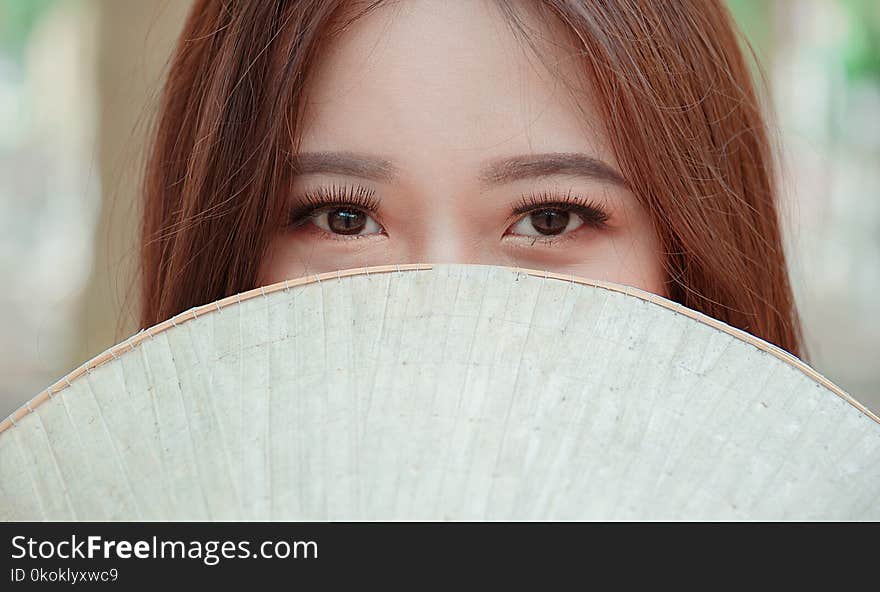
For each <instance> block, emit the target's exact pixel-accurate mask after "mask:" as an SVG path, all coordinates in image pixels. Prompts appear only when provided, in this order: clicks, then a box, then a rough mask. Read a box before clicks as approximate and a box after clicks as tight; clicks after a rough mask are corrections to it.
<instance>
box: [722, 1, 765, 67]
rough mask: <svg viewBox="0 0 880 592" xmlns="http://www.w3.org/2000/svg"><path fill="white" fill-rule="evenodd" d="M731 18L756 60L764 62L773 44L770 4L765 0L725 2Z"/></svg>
mask: <svg viewBox="0 0 880 592" xmlns="http://www.w3.org/2000/svg"><path fill="white" fill-rule="evenodd" d="M727 6H728V8H730V12H731V14H733V18H734V19H736V22H737V24H738V25H739V27H740V29H741V30H742V32H743V34H744V35H745V37H746V39H747V40H748V41H749V43H750V44H751V45H752V48H753V49H754V50H755V53H756V54H758V58H759V59H761V60H765V59H766V58H767V57H768V56H769V55H770V50H771V44H772V42H773V31H772V24H773V19H772V15H771V14H770V11H771V8H772V7H771V4H770V2H768V1H767V0H727Z"/></svg>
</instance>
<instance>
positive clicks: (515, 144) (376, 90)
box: [301, 0, 610, 168]
mask: <svg viewBox="0 0 880 592" xmlns="http://www.w3.org/2000/svg"><path fill="white" fill-rule="evenodd" d="M517 14H518V15H519V17H520V19H521V23H522V24H523V25H524V28H525V33H526V35H528V37H529V39H530V40H531V43H532V44H534V45H535V47H536V49H537V53H536V52H535V51H534V50H533V49H532V48H531V46H530V44H529V43H528V42H527V41H526V40H525V39H523V38H522V37H521V36H518V35H517V34H516V33H515V32H514V30H513V28H512V27H511V22H510V20H509V16H507V15H505V14H504V13H503V12H502V11H501V10H500V8H499V6H498V5H497V4H496V3H495V2H494V1H492V0H472V1H471V0H469V1H467V2H434V1H430V0H410V1H407V2H388V3H384V4H382V5H381V6H380V7H379V8H377V9H375V10H373V11H371V12H369V13H368V14H366V15H365V16H362V17H361V18H359V19H357V20H356V21H354V23H352V24H351V25H349V26H348V27H347V28H346V29H345V30H343V31H342V32H341V33H340V34H339V35H338V36H336V37H334V38H332V39H330V40H329V41H327V42H326V43H325V45H324V47H323V48H322V53H321V56H320V59H319V60H318V62H317V63H316V64H315V66H314V69H313V70H312V72H311V73H310V78H309V83H308V86H307V88H306V109H305V113H304V119H303V121H302V123H303V127H302V129H301V134H302V145H301V149H302V150H303V151H312V150H314V151H319V150H352V151H361V152H373V153H380V154H382V155H383V156H386V157H388V158H390V159H393V160H395V161H397V162H400V163H401V164H402V166H403V167H404V168H406V167H407V165H408V164H411V165H412V166H417V165H420V164H421V165H424V164H425V163H437V162H438V161H442V163H443V165H444V166H447V165H452V164H455V163H460V164H462V166H465V165H467V164H470V163H472V162H473V161H474V160H476V159H484V158H489V157H492V156H498V155H504V154H521V153H530V152H588V153H592V154H594V155H596V156H607V150H606V146H605V142H604V138H603V136H602V134H601V126H599V125H597V124H598V120H597V119H596V117H595V110H594V109H593V106H592V104H591V100H590V98H589V92H588V91H589V89H588V88H587V86H586V84H585V82H584V79H583V76H582V73H581V72H580V70H579V68H580V63H579V61H578V59H576V57H575V56H576V53H575V51H576V50H575V49H573V46H572V44H571V43H570V41H566V42H565V43H563V39H568V38H567V36H566V35H564V34H563V33H564V31H563V30H562V28H561V26H560V25H558V24H554V23H552V22H545V21H544V20H542V19H539V18H537V17H535V16H534V15H533V14H531V13H530V12H527V11H525V10H519V11H518V12H517ZM573 91H574V92H573ZM609 160H610V159H609Z"/></svg>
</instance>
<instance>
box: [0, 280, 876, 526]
mask: <svg viewBox="0 0 880 592" xmlns="http://www.w3.org/2000/svg"><path fill="white" fill-rule="evenodd" d="M0 518H2V519H3V520H44V519H47V520H319V521H320V520H374V519H380V520H410V519H418V520H449V519H452V520H484V519H488V520H547V519H549V520H553V519H562V520H569V519H576V520H583V519H601V520H607V519H651V520H653V519H661V520H666V519H689V520H690V519H695V520H701V519H712V520H723V519H774V520H775V519H831V520H833V519H845V520H866V519H880V425H878V424H877V422H876V421H874V420H873V419H871V418H870V417H868V416H866V415H865V414H864V413H862V412H861V411H860V410H859V409H857V408H856V407H854V406H853V405H852V404H850V403H849V402H848V401H846V400H845V399H843V398H841V396H839V395H838V394H835V393H834V392H832V391H831V390H829V389H828V388H826V387H825V386H822V385H821V384H819V383H818V382H817V381H816V380H814V379H813V378H811V377H810V376H808V375H807V374H805V373H804V371H802V370H801V369H799V368H797V367H795V366H792V365H791V364H789V363H786V362H785V361H783V360H781V359H780V358H778V357H776V356H774V355H771V354H770V353H768V352H767V351H763V350H762V349H759V348H758V347H756V346H755V345H753V344H751V343H747V342H746V341H743V340H741V339H738V338H736V337H734V336H732V335H731V334H729V333H726V332H724V331H721V330H719V329H717V328H713V327H711V326H709V325H707V324H705V323H702V322H700V321H699V320H695V319H693V318H690V317H688V316H685V315H684V314H680V313H679V312H675V311H674V310H670V309H668V308H665V307H663V306H660V305H658V304H655V303H652V302H646V301H644V300H642V299H639V298H636V297H634V296H629V295H626V294H623V293H620V292H617V291H613V290H609V289H605V288H601V287H592V286H587V285H582V284H578V283H573V282H566V281H561V280H559V279H553V278H542V277H536V276H534V275H527V274H524V273H517V272H515V271H512V270H510V269H509V268H501V267H493V266H477V265H474V266H467V265H434V266H433V269H430V270H415V271H402V272H392V273H378V274H370V275H352V276H349V277H343V278H341V279H332V280H325V281H322V282H320V283H310V284H306V285H301V286H296V287H292V288H290V289H289V290H280V291H274V292H272V293H268V294H266V295H265V296H259V297H256V298H250V299H247V300H244V301H242V302H241V303H240V304H233V305H230V306H227V307H225V308H223V309H222V310H219V311H215V312H211V313H209V314H199V316H198V317H197V318H195V319H193V320H188V321H186V322H183V323H181V324H178V325H177V326H175V327H173V328H170V329H168V330H165V331H162V332H160V333H158V334H156V335H155V337H154V338H152V339H146V340H144V341H142V342H140V343H139V344H138V345H137V346H136V347H133V349H131V350H130V351H128V352H126V353H123V354H121V355H119V356H118V357H116V359H112V360H110V361H108V362H107V363H104V364H101V365H100V366H98V367H96V368H94V369H92V370H91V371H90V372H89V373H86V374H83V375H82V376H80V377H79V378H76V379H74V380H73V381H72V385H71V386H70V387H68V388H65V389H64V390H61V391H60V392H58V393H57V394H55V395H54V396H53V397H51V398H49V399H47V400H46V401H45V402H43V403H42V404H40V405H39V406H36V407H35V408H34V409H33V412H31V413H27V414H26V415H24V416H23V417H22V418H21V419H20V420H19V421H18V422H17V423H16V425H15V426H14V427H11V428H9V429H6V430H5V431H3V432H2V433H0Z"/></svg>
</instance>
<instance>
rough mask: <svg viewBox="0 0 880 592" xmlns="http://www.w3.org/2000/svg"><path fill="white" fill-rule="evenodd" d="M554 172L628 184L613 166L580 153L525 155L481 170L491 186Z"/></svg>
mask: <svg viewBox="0 0 880 592" xmlns="http://www.w3.org/2000/svg"><path fill="white" fill-rule="evenodd" d="M550 175H574V176H578V177H587V178H589V179H596V180H599V181H605V182H607V183H612V184H614V185H620V186H622V187H626V185H627V184H626V181H625V180H624V178H623V176H622V175H621V174H620V173H618V172H617V171H616V170H614V168H613V167H612V166H611V165H609V164H606V163H604V162H602V161H601V160H599V159H598V158H594V157H592V156H588V155H586V154H581V153H579V152H550V153H547V154H524V155H521V156H513V157H509V158H501V159H498V160H494V161H492V162H490V163H489V164H488V165H486V166H485V167H484V168H483V170H482V171H481V172H480V181H482V182H483V183H484V184H487V185H501V184H504V183H511V182H513V181H519V180H521V179H529V178H533V177H548V176H550Z"/></svg>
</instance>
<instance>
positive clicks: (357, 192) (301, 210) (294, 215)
mask: <svg viewBox="0 0 880 592" xmlns="http://www.w3.org/2000/svg"><path fill="white" fill-rule="evenodd" d="M375 194H376V190H375V189H372V188H368V187H365V186H363V185H359V184H354V185H337V184H336V183H333V184H331V185H329V186H327V185H319V186H317V187H314V188H310V189H306V190H305V191H303V192H302V193H301V194H300V195H299V196H297V197H294V198H293V199H292V200H291V202H292V203H291V204H290V206H289V207H288V213H287V220H288V226H297V225H299V224H300V223H302V222H305V221H306V220H307V219H308V218H309V217H310V216H313V215H316V214H318V213H321V212H323V211H325V210H327V209H328V208H333V207H345V206H349V207H353V208H357V209H361V210H364V211H366V212H370V213H373V214H375V213H376V212H378V210H379V206H380V204H381V201H382V200H381V199H379V198H377V197H375Z"/></svg>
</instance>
